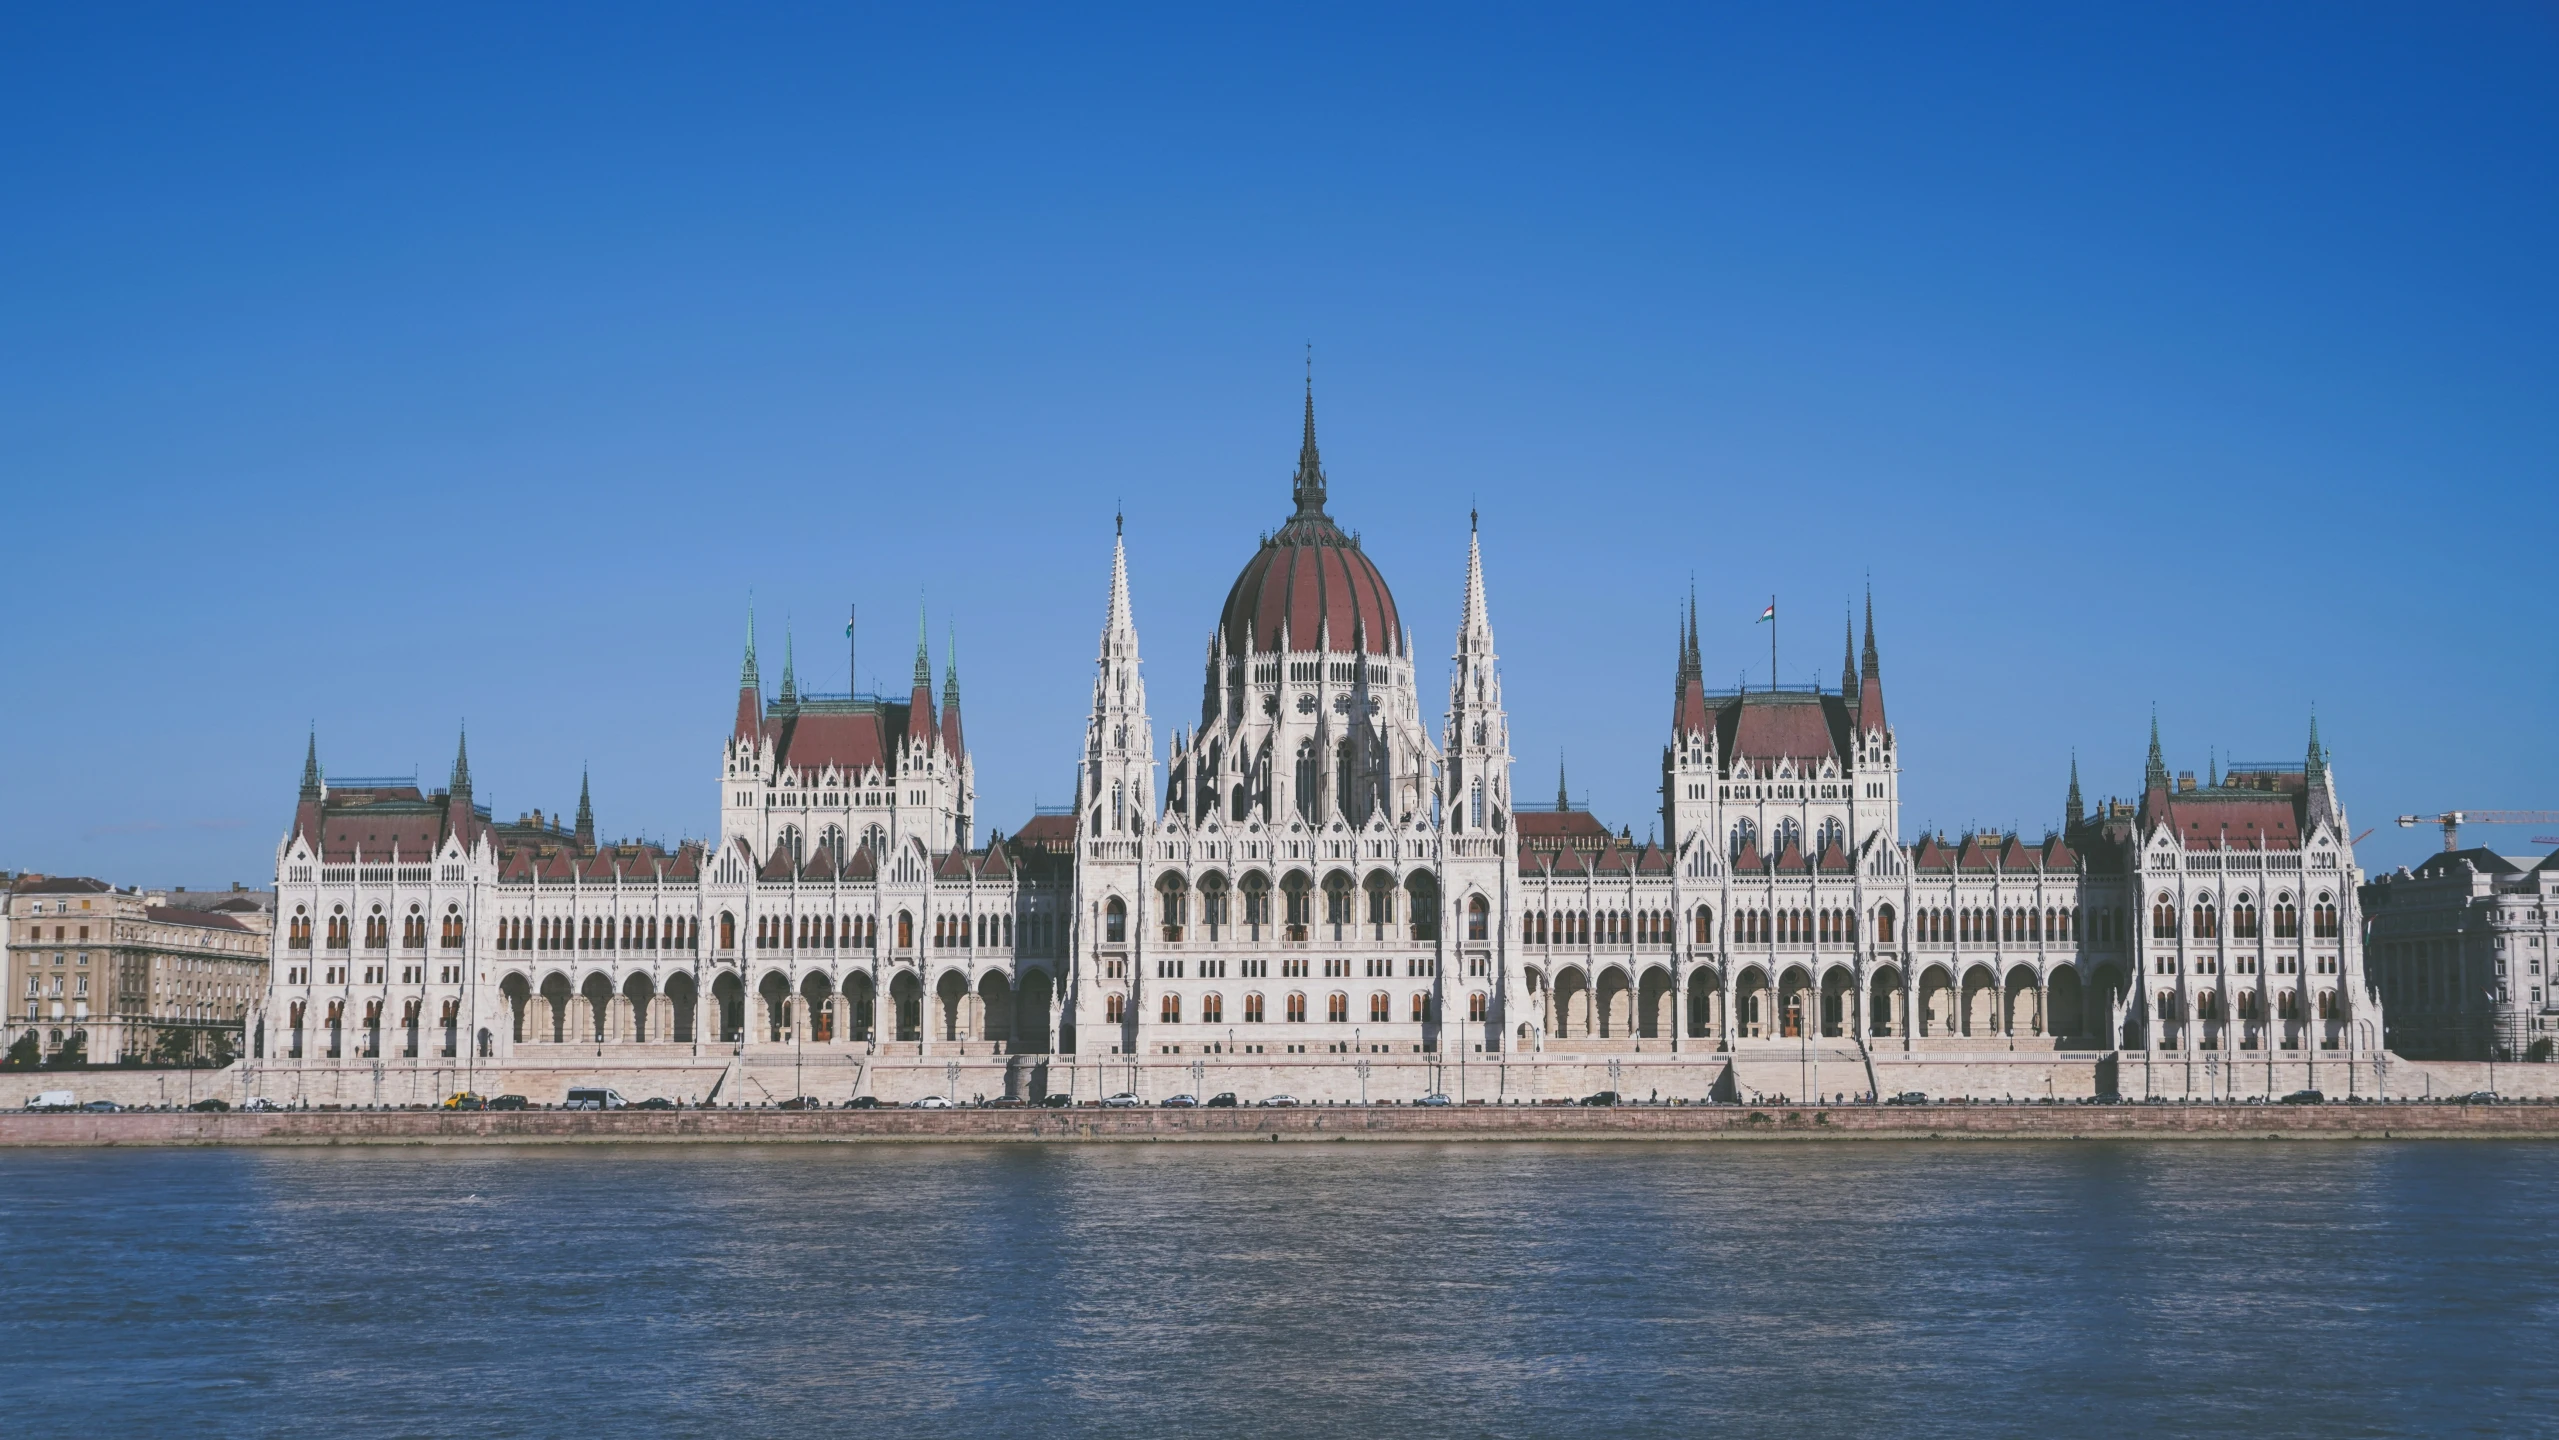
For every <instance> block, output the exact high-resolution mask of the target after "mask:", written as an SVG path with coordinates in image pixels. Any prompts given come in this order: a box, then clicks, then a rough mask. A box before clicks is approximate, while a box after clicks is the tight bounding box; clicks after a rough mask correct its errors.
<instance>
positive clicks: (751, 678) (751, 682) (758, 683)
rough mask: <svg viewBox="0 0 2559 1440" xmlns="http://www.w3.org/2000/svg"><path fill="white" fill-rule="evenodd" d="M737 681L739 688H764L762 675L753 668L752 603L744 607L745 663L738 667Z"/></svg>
mask: <svg viewBox="0 0 2559 1440" xmlns="http://www.w3.org/2000/svg"><path fill="white" fill-rule="evenodd" d="M737 683H738V688H739V689H741V690H761V689H763V688H764V677H763V676H762V675H760V674H758V673H757V672H756V668H755V607H754V606H752V605H749V606H747V607H746V664H744V665H742V666H740V667H739V668H738V676H737Z"/></svg>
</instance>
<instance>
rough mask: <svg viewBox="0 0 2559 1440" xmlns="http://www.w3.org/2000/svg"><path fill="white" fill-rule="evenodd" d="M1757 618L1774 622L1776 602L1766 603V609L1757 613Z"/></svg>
mask: <svg viewBox="0 0 2559 1440" xmlns="http://www.w3.org/2000/svg"><path fill="white" fill-rule="evenodd" d="M1759 618H1760V619H1762V620H1774V619H1776V618H1777V602H1776V601H1774V600H1771V601H1769V602H1768V608H1767V609H1765V610H1762V611H1760V612H1759Z"/></svg>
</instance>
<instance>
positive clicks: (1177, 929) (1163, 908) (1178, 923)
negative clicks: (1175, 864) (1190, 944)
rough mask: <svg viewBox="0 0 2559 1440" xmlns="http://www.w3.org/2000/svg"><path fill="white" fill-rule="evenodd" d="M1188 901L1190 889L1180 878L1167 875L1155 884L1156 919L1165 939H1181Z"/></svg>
mask: <svg viewBox="0 0 2559 1440" xmlns="http://www.w3.org/2000/svg"><path fill="white" fill-rule="evenodd" d="M1189 899H1190V887H1189V886H1187V885H1185V884H1184V883H1183V882H1182V877H1181V876H1179V875H1167V876H1165V877H1164V878H1163V879H1161V880H1158V881H1156V882H1155V904H1156V911H1157V913H1156V918H1157V920H1158V921H1159V922H1161V924H1162V925H1163V928H1164V938H1165V939H1167V940H1179V939H1181V938H1182V925H1183V917H1184V915H1185V912H1186V911H1187V910H1188V908H1189V907H1188V904H1187V903H1186V902H1187V901H1188V900H1189Z"/></svg>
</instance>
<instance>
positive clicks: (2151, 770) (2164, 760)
mask: <svg viewBox="0 0 2559 1440" xmlns="http://www.w3.org/2000/svg"><path fill="white" fill-rule="evenodd" d="M2186 773H2188V774H2190V775H2191V774H2193V773H2194V772H2193V771H2191V770H2190V771H2188V772H2186ZM2141 790H2142V794H2143V795H2144V796H2145V797H2147V796H2149V795H2152V794H2157V795H2160V796H2163V797H2164V796H2165V795H2167V793H2168V757H2167V756H2166V755H2165V754H2163V753H2162V752H2161V751H2160V748H2159V707H2157V706H2155V705H2154V706H2152V707H2151V710H2150V758H2149V759H2148V760H2146V761H2144V762H2143V763H2142V767H2141Z"/></svg>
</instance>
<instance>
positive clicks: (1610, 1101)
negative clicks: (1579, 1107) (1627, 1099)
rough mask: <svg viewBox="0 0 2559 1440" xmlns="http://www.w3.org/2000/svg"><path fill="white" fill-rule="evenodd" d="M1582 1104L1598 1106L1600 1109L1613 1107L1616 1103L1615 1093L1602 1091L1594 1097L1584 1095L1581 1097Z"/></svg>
mask: <svg viewBox="0 0 2559 1440" xmlns="http://www.w3.org/2000/svg"><path fill="white" fill-rule="evenodd" d="M1582 1103H1583V1104H1585V1105H1598V1106H1602V1107H1605V1106H1610V1105H1614V1104H1616V1103H1617V1092H1616V1091H1614V1090H1602V1091H1600V1092H1599V1093H1598V1094H1596V1095H1585V1096H1583V1097H1582Z"/></svg>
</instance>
